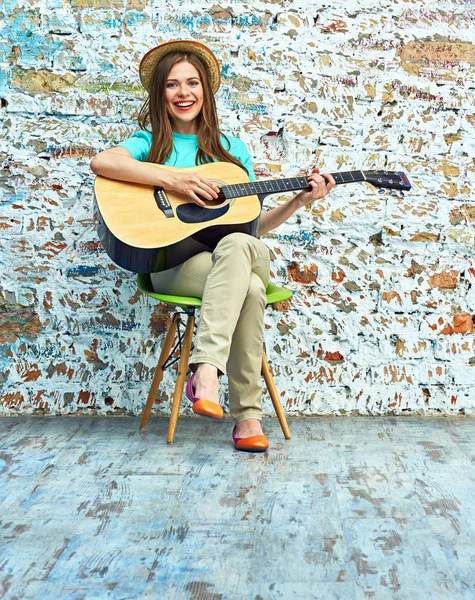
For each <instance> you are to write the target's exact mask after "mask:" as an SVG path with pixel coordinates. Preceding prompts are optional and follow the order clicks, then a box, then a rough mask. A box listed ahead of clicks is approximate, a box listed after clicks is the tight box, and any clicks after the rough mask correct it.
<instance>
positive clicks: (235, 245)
mask: <svg viewBox="0 0 475 600" xmlns="http://www.w3.org/2000/svg"><path fill="white" fill-rule="evenodd" d="M216 250H218V251H221V252H222V251H226V250H229V251H232V252H233V253H234V252H246V251H250V252H255V253H256V254H257V256H263V257H266V258H269V249H268V248H267V246H266V245H265V244H263V243H262V242H261V241H260V240H258V239H257V238H255V237H253V236H252V235H248V234H247V233H239V232H238V233H230V234H229V235H227V236H226V237H224V238H223V239H222V240H220V241H219V242H218V244H217V246H216Z"/></svg>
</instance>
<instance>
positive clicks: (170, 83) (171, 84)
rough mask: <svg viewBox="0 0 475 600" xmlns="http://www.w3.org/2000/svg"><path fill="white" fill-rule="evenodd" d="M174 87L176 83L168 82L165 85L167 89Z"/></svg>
mask: <svg viewBox="0 0 475 600" xmlns="http://www.w3.org/2000/svg"><path fill="white" fill-rule="evenodd" d="M175 85H176V83H173V81H170V82H169V83H167V88H169V87H173V86H175Z"/></svg>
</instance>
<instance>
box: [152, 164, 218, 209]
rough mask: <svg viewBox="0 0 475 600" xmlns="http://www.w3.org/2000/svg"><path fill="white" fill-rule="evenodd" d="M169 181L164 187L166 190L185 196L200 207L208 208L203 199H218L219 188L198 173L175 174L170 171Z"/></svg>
mask: <svg viewBox="0 0 475 600" xmlns="http://www.w3.org/2000/svg"><path fill="white" fill-rule="evenodd" d="M167 179H168V181H167V183H166V185H165V186H164V187H165V188H166V189H169V190H171V191H172V192H177V193H178V194H184V195H185V196H187V197H188V198H190V199H191V200H193V202H195V203H196V204H198V206H206V203H205V202H203V200H202V199H201V198H205V199H206V200H216V198H217V197H218V193H219V188H218V186H216V185H215V184H214V183H213V182H211V181H210V180H209V179H205V178H204V177H201V175H198V174H197V173H174V172H173V171H170V172H169V177H167ZM200 196H201V198H200Z"/></svg>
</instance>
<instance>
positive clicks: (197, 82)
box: [190, 79, 200, 86]
mask: <svg viewBox="0 0 475 600" xmlns="http://www.w3.org/2000/svg"><path fill="white" fill-rule="evenodd" d="M199 84H200V82H199V81H198V80H196V79H195V80H194V81H190V85H194V86H196V85H199Z"/></svg>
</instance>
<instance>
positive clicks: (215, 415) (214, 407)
mask: <svg viewBox="0 0 475 600" xmlns="http://www.w3.org/2000/svg"><path fill="white" fill-rule="evenodd" d="M194 378H195V374H194V373H193V375H192V376H191V377H190V379H189V380H188V383H187V384H186V392H185V393H186V397H187V398H188V400H189V401H190V402H192V403H193V408H192V411H193V412H194V413H196V414H197V415H201V416H202V417H210V418H211V419H222V418H223V415H224V412H223V409H222V408H221V406H220V405H219V404H216V402H211V400H204V399H202V398H197V397H196V396H195V394H194V392H193V380H194Z"/></svg>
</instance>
